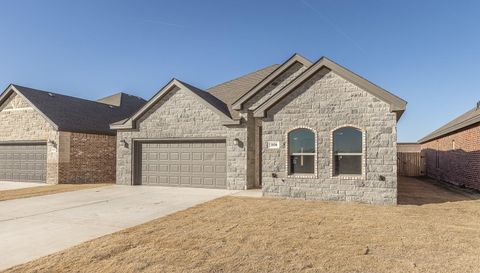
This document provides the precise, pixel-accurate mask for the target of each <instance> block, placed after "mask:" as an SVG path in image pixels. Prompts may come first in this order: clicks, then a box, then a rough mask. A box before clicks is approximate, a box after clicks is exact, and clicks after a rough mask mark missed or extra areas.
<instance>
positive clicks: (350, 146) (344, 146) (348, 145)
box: [333, 127, 363, 175]
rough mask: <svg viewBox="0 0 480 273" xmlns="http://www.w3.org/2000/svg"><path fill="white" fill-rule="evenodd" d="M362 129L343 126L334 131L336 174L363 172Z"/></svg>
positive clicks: (359, 173) (358, 173)
mask: <svg viewBox="0 0 480 273" xmlns="http://www.w3.org/2000/svg"><path fill="white" fill-rule="evenodd" d="M362 142H363V137H362V131H360V130H358V129H357V128H354V127H343V128H340V129H337V130H335V131H334V132H333V157H334V158H333V159H334V175H361V174H362V156H363V153H362V146H363V145H362V144H363V143H362Z"/></svg>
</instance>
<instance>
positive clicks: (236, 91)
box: [207, 64, 279, 118]
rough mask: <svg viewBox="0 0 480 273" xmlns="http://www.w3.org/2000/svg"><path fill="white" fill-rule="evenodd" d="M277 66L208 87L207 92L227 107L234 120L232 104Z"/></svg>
mask: <svg viewBox="0 0 480 273" xmlns="http://www.w3.org/2000/svg"><path fill="white" fill-rule="evenodd" d="M278 66H279V65H278V64H274V65H270V66H267V67H264V68H262V69H260V70H257V71H255V72H252V73H249V74H246V75H243V76H240V77H238V78H235V79H233V80H230V81H227V82H224V83H221V84H218V85H215V86H213V87H210V88H208V89H207V92H208V93H210V94H212V95H214V96H215V97H217V98H218V99H220V100H221V101H223V102H224V103H225V104H226V105H227V107H228V110H229V112H230V116H231V117H233V118H236V117H238V112H237V111H235V110H233V109H232V104H233V103H234V102H235V101H237V99H239V98H240V97H241V96H243V95H244V94H245V93H247V92H248V91H249V90H250V89H252V88H253V87H254V86H255V85H257V84H258V83H259V82H261V81H262V80H263V79H265V78H266V77H267V76H268V75H270V73H272V72H273V71H274V70H275V69H277V67H278Z"/></svg>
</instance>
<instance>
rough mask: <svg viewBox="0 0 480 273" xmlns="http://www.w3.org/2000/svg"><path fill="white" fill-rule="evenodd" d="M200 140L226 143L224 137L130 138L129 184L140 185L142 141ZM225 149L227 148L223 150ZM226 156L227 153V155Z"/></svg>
mask: <svg viewBox="0 0 480 273" xmlns="http://www.w3.org/2000/svg"><path fill="white" fill-rule="evenodd" d="M202 141H219V142H224V143H225V144H226V143H227V139H226V137H200V138H196V137H185V138H181V137H180V138H179V137H175V138H136V139H132V166H131V167H132V170H133V172H131V174H132V180H131V181H132V182H131V185H141V177H140V176H141V172H140V171H139V170H140V169H141V167H142V166H141V162H142V161H141V156H142V155H141V149H140V147H141V145H142V144H144V143H156V142H202ZM225 151H227V150H225ZM227 158H228V155H227Z"/></svg>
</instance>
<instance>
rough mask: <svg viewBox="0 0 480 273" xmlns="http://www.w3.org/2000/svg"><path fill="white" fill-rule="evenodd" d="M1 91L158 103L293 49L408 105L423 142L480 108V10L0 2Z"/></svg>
mask: <svg viewBox="0 0 480 273" xmlns="http://www.w3.org/2000/svg"><path fill="white" fill-rule="evenodd" d="M0 7H1V10H2V16H1V17H0V60H1V61H2V65H1V66H0V86H2V87H6V86H7V85H8V84H9V83H17V84H20V85H26V86H30V87H34V88H39V89H46V90H51V91H54V92H61V93H66V94H69V95H73V96H79V97H83V98H88V99H96V98H99V97H102V96H106V95H109V94H111V93H113V92H116V91H126V92H130V93H132V94H136V95H139V96H142V97H144V98H147V99H148V98H150V97H151V96H152V95H153V94H154V93H155V92H156V91H158V89H160V88H161V87H162V86H163V85H164V84H165V83H166V82H167V81H168V80H169V79H171V78H172V77H176V78H179V79H181V80H184V81H186V82H189V83H191V84H193V85H196V86H198V87H201V88H206V87H209V86H211V85H213V84H216V83H219V82H222V81H225V80H229V79H231V78H233V77H236V76H239V75H242V74H244V73H248V72H251V71H253V70H256V69H258V68H261V67H263V66H267V65H270V64H272V63H279V62H282V61H284V60H285V59H286V58H288V57H289V56H290V55H291V54H293V53H294V52H298V53H300V54H302V55H304V56H305V57H307V58H309V59H311V60H316V59H317V58H319V57H321V56H327V57H329V58H331V59H333V60H335V61H336V62H338V63H340V64H342V65H344V66H346V67H347V68H349V69H351V70H353V71H354V72H356V73H358V74H360V75H362V76H364V77H365V78H367V79H369V80H370V81H372V82H374V83H376V84H378V85H380V86H382V87H383V88H385V89H387V90H389V91H391V92H393V93H395V94H396V95H398V96H400V97H402V98H404V99H405V100H407V101H408V102H409V103H408V108H407V112H406V113H405V115H404V116H403V118H402V120H401V121H400V123H399V127H398V132H399V134H398V135H399V136H398V139H399V141H416V140H418V139H419V138H421V137H423V136H424V135H426V134H427V133H429V132H431V131H432V130H434V129H436V128H438V127H439V126H441V125H443V124H444V123H445V122H447V121H449V120H450V119H452V118H454V117H455V116H457V115H459V114H461V113H463V112H466V111H467V110H469V109H470V108H472V107H473V106H474V104H475V102H476V101H477V100H479V99H480V92H479V88H478V87H479V86H480V68H479V64H480V2H478V1H433V0H431V1H393V0H384V1H380V0H377V1H353V0H352V1H333V0H322V1H314V0H304V1H301V0H298V1H293V0H292V1H238V0H236V1H193V0H192V1H50V0H42V1H36V0H35V1H33V0H31V1H25V0H15V1H11V0H4V1H1V2H0Z"/></svg>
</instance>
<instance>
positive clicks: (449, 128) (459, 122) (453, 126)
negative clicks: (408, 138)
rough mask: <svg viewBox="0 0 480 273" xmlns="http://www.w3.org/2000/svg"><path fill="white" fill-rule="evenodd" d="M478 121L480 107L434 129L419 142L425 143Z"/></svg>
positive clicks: (479, 119)
mask: <svg viewBox="0 0 480 273" xmlns="http://www.w3.org/2000/svg"><path fill="white" fill-rule="evenodd" d="M476 123H480V109H479V108H477V107H475V108H473V109H471V110H470V111H468V112H466V113H465V114H463V115H461V116H459V117H457V118H455V119H454V120H452V121H450V122H449V123H447V124H445V125H443V126H442V127H440V128H438V129H437V130H435V131H433V132H432V133H431V134H429V135H427V136H426V137H424V138H422V139H420V140H419V141H418V142H419V143H425V142H428V141H431V140H434V139H437V138H439V137H442V136H444V135H447V134H450V133H453V132H456V131H458V130H461V129H463V128H465V127H468V126H470V125H474V124H476Z"/></svg>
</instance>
